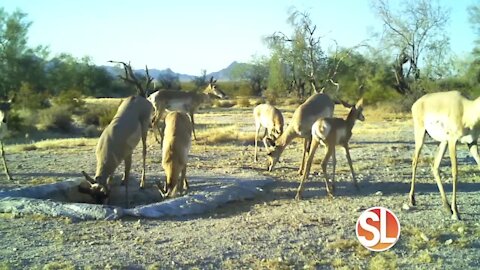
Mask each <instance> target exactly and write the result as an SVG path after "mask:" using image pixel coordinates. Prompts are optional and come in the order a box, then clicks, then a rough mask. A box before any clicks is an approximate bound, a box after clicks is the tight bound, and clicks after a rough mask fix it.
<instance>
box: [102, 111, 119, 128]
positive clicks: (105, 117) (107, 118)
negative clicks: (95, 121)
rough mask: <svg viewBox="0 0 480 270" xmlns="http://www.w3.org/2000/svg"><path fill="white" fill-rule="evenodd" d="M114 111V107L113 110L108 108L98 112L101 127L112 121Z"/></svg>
mask: <svg viewBox="0 0 480 270" xmlns="http://www.w3.org/2000/svg"><path fill="white" fill-rule="evenodd" d="M116 113H117V109H115V110H112V109H110V110H105V111H103V112H102V113H101V114H100V118H99V124H100V127H101V128H102V129H103V128H105V127H106V126H108V124H110V122H112V119H113V117H114V116H115V114H116Z"/></svg>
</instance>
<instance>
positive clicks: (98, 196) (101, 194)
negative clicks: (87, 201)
mask: <svg viewBox="0 0 480 270" xmlns="http://www.w3.org/2000/svg"><path fill="white" fill-rule="evenodd" d="M82 174H83V176H85V180H87V181H86V182H82V183H81V184H80V186H79V187H78V191H79V192H81V193H86V194H89V195H90V196H92V197H93V199H94V200H95V202H96V203H98V204H103V203H105V202H106V201H107V199H108V195H109V193H110V190H109V189H108V187H107V185H104V184H101V183H100V182H101V181H99V179H98V178H99V177H95V179H93V178H92V177H90V176H89V175H88V174H87V173H86V172H84V171H82Z"/></svg>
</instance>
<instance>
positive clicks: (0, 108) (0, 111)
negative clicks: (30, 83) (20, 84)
mask: <svg viewBox="0 0 480 270" xmlns="http://www.w3.org/2000/svg"><path fill="white" fill-rule="evenodd" d="M13 99H14V98H11V99H10V100H8V101H3V102H0V129H1V130H5V131H6V130H7V117H8V112H9V111H10V109H11V107H12V103H13Z"/></svg>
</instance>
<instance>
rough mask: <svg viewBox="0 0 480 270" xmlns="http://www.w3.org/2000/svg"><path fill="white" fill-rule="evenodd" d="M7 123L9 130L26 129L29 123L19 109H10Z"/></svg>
mask: <svg viewBox="0 0 480 270" xmlns="http://www.w3.org/2000/svg"><path fill="white" fill-rule="evenodd" d="M7 123H8V129H9V131H13V132H15V131H25V130H27V125H26V124H25V121H24V119H23V117H22V116H21V115H20V114H19V113H18V112H17V111H10V112H9V113H8V116H7Z"/></svg>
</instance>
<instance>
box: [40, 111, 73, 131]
mask: <svg viewBox="0 0 480 270" xmlns="http://www.w3.org/2000/svg"><path fill="white" fill-rule="evenodd" d="M38 117H39V118H38V124H37V128H38V129H39V130H41V131H45V130H58V131H62V132H69V131H70V130H71V128H72V112H71V110H70V108H69V107H68V106H53V107H50V108H47V109H44V110H41V111H40V112H39V115H38Z"/></svg>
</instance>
